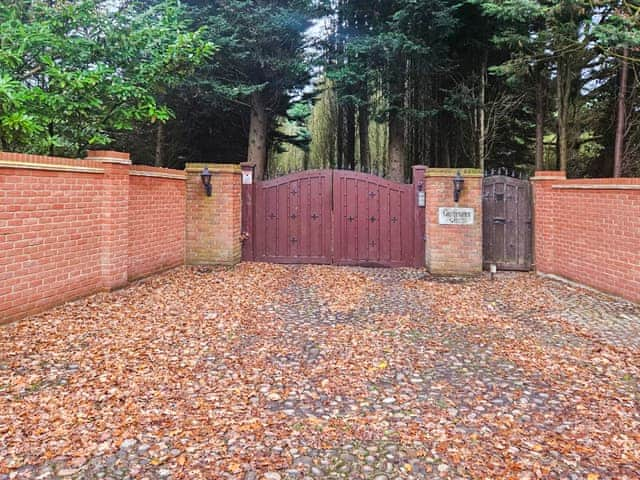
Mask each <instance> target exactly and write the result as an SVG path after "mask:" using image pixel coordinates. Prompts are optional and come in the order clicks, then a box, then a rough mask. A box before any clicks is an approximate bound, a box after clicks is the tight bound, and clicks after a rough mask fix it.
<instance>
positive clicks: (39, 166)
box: [0, 160, 104, 173]
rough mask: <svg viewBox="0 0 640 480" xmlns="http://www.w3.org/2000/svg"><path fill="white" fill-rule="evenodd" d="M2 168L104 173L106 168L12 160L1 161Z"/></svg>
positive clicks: (0, 166)
mask: <svg viewBox="0 0 640 480" xmlns="http://www.w3.org/2000/svg"><path fill="white" fill-rule="evenodd" d="M0 168H21V169H27V170H46V171H50V172H71V173H104V168H98V167H96V168H94V167H86V166H84V165H63V164H58V165H56V164H53V163H31V162H17V161H12V160H0Z"/></svg>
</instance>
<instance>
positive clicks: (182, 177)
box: [129, 170, 187, 180]
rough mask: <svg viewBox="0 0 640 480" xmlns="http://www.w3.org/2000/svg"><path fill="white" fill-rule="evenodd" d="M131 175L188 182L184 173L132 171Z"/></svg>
mask: <svg viewBox="0 0 640 480" xmlns="http://www.w3.org/2000/svg"><path fill="white" fill-rule="evenodd" d="M129 175H134V176H136V177H153V178H169V179H172V180H186V179H187V176H186V174H184V173H170V172H154V171H149V170H131V171H129Z"/></svg>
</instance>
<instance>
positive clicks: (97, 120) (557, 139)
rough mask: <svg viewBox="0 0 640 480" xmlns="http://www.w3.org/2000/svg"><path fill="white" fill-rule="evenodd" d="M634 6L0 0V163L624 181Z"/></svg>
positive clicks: (402, 0)
mask: <svg viewBox="0 0 640 480" xmlns="http://www.w3.org/2000/svg"><path fill="white" fill-rule="evenodd" d="M639 45H640V2H637V1H607V2H605V1H598V0H591V1H579V0H559V1H534V0H493V1H488V0H462V1H460V0H325V1H323V0H279V1H276V0H272V1H267V0H256V1H249V0H214V1H207V0H180V1H178V0H136V1H127V0H108V1H101V0H79V1H68V0H67V1H64V0H5V1H3V2H2V4H1V5H0V149H2V150H6V151H16V152H28V153H42V154H49V155H68V156H81V155H83V154H84V152H85V151H86V150H87V149H88V148H104V147H108V148H110V149H120V150H124V151H129V152H131V153H132V158H133V159H134V162H136V163H146V164H153V165H158V166H167V167H173V168H182V167H183V166H184V163H185V162H187V161H198V162H223V163H238V162H243V161H247V160H249V161H252V162H254V163H255V164H256V165H257V175H258V176H264V177H273V176H277V175H281V174H284V173H288V172H291V171H296V170H301V169H308V168H348V169H356V170H362V171H368V172H373V173H376V174H379V175H383V176H385V177H388V178H391V179H395V180H398V181H402V180H407V179H408V178H409V176H410V167H411V165H414V164H424V165H429V166H434V167H477V168H482V169H491V168H497V167H509V168H514V169H516V171H519V172H522V173H523V174H530V173H531V172H532V171H533V170H534V169H535V168H538V169H566V170H567V172H568V175H569V176H571V177H597V176H600V177H607V176H640V92H639V89H638V86H639V77H638V73H639V72H638V68H639V66H640V54H639V51H638V46H639Z"/></svg>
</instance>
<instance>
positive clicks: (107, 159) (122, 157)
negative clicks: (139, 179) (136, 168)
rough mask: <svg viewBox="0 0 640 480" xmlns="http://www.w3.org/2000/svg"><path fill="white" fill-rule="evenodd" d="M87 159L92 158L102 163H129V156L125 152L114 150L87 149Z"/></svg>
mask: <svg viewBox="0 0 640 480" xmlns="http://www.w3.org/2000/svg"><path fill="white" fill-rule="evenodd" d="M86 158H87V160H94V161H97V162H102V163H120V164H123V165H131V156H130V155H129V154H128V153H126V152H116V151H113V150H89V151H88V152H87V157H86Z"/></svg>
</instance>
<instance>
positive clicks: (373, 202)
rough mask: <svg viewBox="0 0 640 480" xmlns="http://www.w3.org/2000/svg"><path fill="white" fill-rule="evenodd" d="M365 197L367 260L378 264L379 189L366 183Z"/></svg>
mask: <svg viewBox="0 0 640 480" xmlns="http://www.w3.org/2000/svg"><path fill="white" fill-rule="evenodd" d="M366 190H367V196H366V197H365V199H366V201H367V224H368V225H369V235H368V238H367V243H368V244H367V260H369V261H370V262H376V263H379V262H380V256H379V249H380V189H379V188H378V185H377V184H375V183H373V182H367V183H366Z"/></svg>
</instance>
